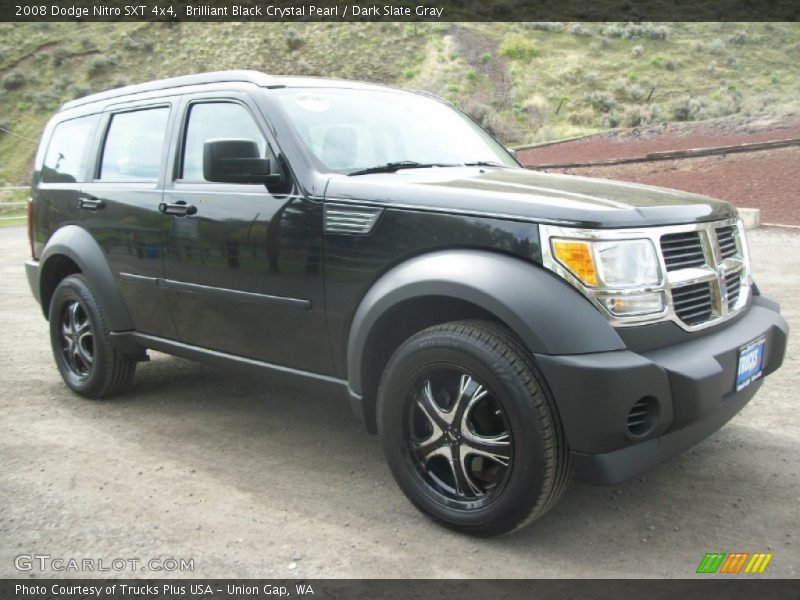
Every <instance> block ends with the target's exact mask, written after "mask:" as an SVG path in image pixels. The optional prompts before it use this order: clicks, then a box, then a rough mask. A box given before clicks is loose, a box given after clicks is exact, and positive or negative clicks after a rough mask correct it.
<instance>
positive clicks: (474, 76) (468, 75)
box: [465, 69, 478, 81]
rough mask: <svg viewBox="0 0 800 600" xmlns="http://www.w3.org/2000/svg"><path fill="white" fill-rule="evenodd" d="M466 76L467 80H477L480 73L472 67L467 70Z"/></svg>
mask: <svg viewBox="0 0 800 600" xmlns="http://www.w3.org/2000/svg"><path fill="white" fill-rule="evenodd" d="M465 77H466V78H467V81H475V80H476V79H477V78H478V74H477V73H476V72H475V71H473V70H471V69H470V70H469V71H467V73H466V75H465Z"/></svg>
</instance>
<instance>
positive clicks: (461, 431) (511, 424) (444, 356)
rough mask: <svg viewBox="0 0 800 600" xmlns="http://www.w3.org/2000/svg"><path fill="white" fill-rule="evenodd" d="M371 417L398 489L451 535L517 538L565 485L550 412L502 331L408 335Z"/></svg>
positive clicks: (467, 328) (535, 378)
mask: <svg viewBox="0 0 800 600" xmlns="http://www.w3.org/2000/svg"><path fill="white" fill-rule="evenodd" d="M377 408H378V432H379V434H380V438H381V444H382V446H383V450H384V453H385V455H386V459H387V461H388V463H389V467H390V468H391V470H392V474H393V475H394V478H395V480H396V481H397V483H398V485H399V486H400V488H401V489H402V490H403V492H404V493H405V494H406V496H407V497H408V498H409V500H410V501H411V502H412V503H413V504H414V505H415V506H416V507H417V508H418V509H420V510H421V511H422V512H423V513H425V514H427V515H428V516H430V517H432V518H433V519H434V520H436V521H438V522H440V523H442V524H443V525H446V526H447V527H450V528H452V529H456V530H458V531H462V532H465V533H470V534H473V535H484V536H488V535H497V534H502V533H506V532H509V531H513V530H515V529H518V528H520V527H522V526H524V525H526V524H527V523H530V522H531V521H533V520H534V519H536V518H538V517H540V516H542V515H543V514H544V513H545V512H547V511H548V510H549V509H550V508H551V507H552V506H553V505H554V504H555V503H556V501H557V500H558V499H559V498H560V496H561V494H562V493H563V492H564V490H565V488H566V486H567V483H568V482H569V479H570V475H571V463H570V459H569V451H568V448H567V444H566V439H565V437H564V432H563V430H562V427H561V422H560V419H559V415H558V411H557V410H556V407H555V404H554V402H553V400H552V398H551V397H550V395H549V392H548V391H547V388H546V385H545V384H544V380H543V379H542V377H541V375H540V374H539V372H538V370H537V368H536V365H535V364H534V362H533V360H532V358H531V356H530V354H529V353H528V351H527V350H526V349H525V347H524V346H523V345H522V343H521V342H520V341H519V340H518V339H517V338H516V337H515V336H514V335H513V334H512V333H511V332H510V331H508V330H507V329H505V328H504V327H502V326H499V325H496V324H494V323H490V322H483V321H461V322H453V323H447V324H444V325H437V326H434V327H430V328H428V329H426V330H424V331H421V332H420V333H418V334H416V335H414V336H413V337H411V338H410V339H409V340H407V341H406V342H405V343H404V344H403V345H402V346H400V348H399V349H398V350H397V352H395V354H394V356H392V358H391V359H390V360H389V363H388V365H387V367H386V370H385V371H384V375H383V378H382V379H381V383H380V387H379V390H378V407H377Z"/></svg>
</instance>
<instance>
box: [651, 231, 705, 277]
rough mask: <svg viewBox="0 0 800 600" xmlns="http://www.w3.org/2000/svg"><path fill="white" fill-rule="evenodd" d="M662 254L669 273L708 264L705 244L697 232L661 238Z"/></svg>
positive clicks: (671, 234) (668, 235) (686, 232)
mask: <svg viewBox="0 0 800 600" xmlns="http://www.w3.org/2000/svg"><path fill="white" fill-rule="evenodd" d="M661 252H662V253H663V254H664V263H665V264H666V265H667V271H677V270H678V269H687V268H689V267H702V266H703V265H705V264H706V259H705V256H704V255H703V244H702V243H701V242H700V234H699V233H698V232H697V231H683V232H681V233H670V234H667V235H662V236H661Z"/></svg>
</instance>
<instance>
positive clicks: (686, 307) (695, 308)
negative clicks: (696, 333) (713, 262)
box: [672, 282, 713, 325]
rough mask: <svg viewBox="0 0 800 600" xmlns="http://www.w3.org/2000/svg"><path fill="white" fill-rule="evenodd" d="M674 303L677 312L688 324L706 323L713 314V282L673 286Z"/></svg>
mask: <svg viewBox="0 0 800 600" xmlns="http://www.w3.org/2000/svg"><path fill="white" fill-rule="evenodd" d="M672 303H673V305H674V307H675V314H677V315H678V317H680V319H681V321H683V322H684V323H686V324H687V325H699V324H700V323H704V322H705V321H708V320H710V319H711V317H712V315H713V306H712V301H711V284H710V283H708V282H703V283H693V284H691V285H684V286H681V287H677V288H673V290H672Z"/></svg>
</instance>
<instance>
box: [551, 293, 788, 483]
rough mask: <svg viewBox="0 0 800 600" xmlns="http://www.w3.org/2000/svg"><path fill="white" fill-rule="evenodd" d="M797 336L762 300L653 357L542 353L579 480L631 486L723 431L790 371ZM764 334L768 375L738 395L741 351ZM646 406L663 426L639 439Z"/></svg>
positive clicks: (773, 307)
mask: <svg viewBox="0 0 800 600" xmlns="http://www.w3.org/2000/svg"><path fill="white" fill-rule="evenodd" d="M788 329H789V328H788V325H787V324H786V321H785V320H784V319H783V318H782V317H781V316H780V313H779V309H778V305H777V304H776V303H774V302H772V301H770V300H768V299H766V298H764V297H761V296H756V297H754V298H753V304H752V306H751V307H750V308H749V309H748V310H747V312H746V313H745V314H744V315H743V316H742V317H741V318H738V319H737V320H736V321H735V322H734V323H731V324H729V325H727V326H725V327H724V328H720V329H719V330H717V331H715V332H713V333H708V334H706V335H703V336H699V337H697V338H694V339H692V340H690V341H686V342H682V343H679V344H675V345H672V346H667V347H665V348H661V349H659V350H654V351H652V352H644V353H642V354H636V353H634V352H631V351H628V350H622V351H616V352H602V353H597V354H583V355H574V356H548V355H536V359H537V362H538V364H539V366H540V368H541V369H542V372H543V374H544V377H545V379H546V381H547V383H548V385H549V387H550V389H551V391H552V393H553V396H554V397H555V400H556V404H557V405H558V408H559V414H560V416H561V420H562V423H563V425H564V429H565V431H566V435H567V440H568V442H569V444H570V449H571V454H572V459H573V464H574V466H575V476H576V478H577V479H579V480H582V481H587V482H590V483H617V482H620V481H624V480H625V479H628V478H630V477H633V476H635V475H637V474H639V473H641V472H642V471H645V470H647V469H649V468H651V467H653V466H655V465H657V464H658V463H660V462H663V461H665V460H667V459H669V458H671V457H673V456H675V455H676V454H679V453H680V452H683V451H684V450H686V449H687V448H689V447H691V446H693V445H694V444H696V443H697V442H699V441H701V440H702V439H704V438H706V437H707V436H709V435H710V434H711V433H713V432H714V431H716V430H717V429H719V428H720V427H721V426H722V425H724V424H725V423H726V422H727V421H728V420H730V419H731V418H732V417H733V416H734V415H735V414H736V413H737V412H739V410H741V409H742V407H744V405H745V404H747V403H748V402H749V401H750V399H751V398H752V397H753V395H755V393H756V391H758V389H759V388H760V387H761V384H762V383H763V376H767V375H769V374H770V373H771V372H773V371H774V370H775V369H777V368H778V367H779V366H780V365H781V362H782V361H783V355H784V351H785V349H786V338H787V334H788ZM762 336H764V337H765V339H766V346H765V350H764V362H763V376H762V378H761V379H759V380H757V381H755V382H753V383H751V384H750V385H749V386H747V387H745V388H744V389H742V390H741V391H739V392H736V391H735V380H736V369H737V364H738V352H739V348H741V347H742V346H744V345H746V344H747V343H748V342H751V341H753V340H755V339H757V338H760V337H762ZM642 398H651V399H655V402H656V405H657V409H656V412H655V416H654V418H653V426H652V427H651V428H650V429H649V430H648V431H647V432H646V433H645V434H643V435H633V434H632V433H631V432H630V431H629V429H628V415H629V413H630V411H631V408H632V407H633V405H634V404H635V403H636V402H637V401H639V400H641V399H642ZM649 402H650V403H651V405H652V402H653V401H652V400H650V401H649Z"/></svg>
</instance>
